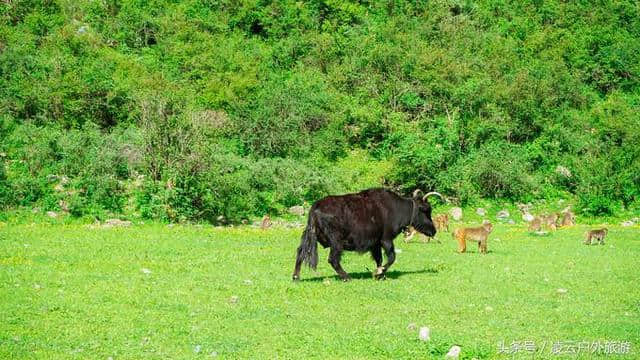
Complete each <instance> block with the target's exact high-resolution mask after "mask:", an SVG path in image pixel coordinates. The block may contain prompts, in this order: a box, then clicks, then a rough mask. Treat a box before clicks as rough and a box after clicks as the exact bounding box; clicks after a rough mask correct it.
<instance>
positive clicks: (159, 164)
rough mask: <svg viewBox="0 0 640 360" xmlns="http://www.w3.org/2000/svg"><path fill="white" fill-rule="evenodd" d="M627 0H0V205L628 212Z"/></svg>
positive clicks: (631, 85) (635, 158)
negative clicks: (354, 201)
mask: <svg viewBox="0 0 640 360" xmlns="http://www.w3.org/2000/svg"><path fill="white" fill-rule="evenodd" d="M639 39H640V4H639V3H638V2H637V1H631V0H629V1H599V2H595V3H594V2H576V1H570V2H565V1H539V0H538V1H500V0H495V1H489V0H482V1H444V0H443V1H408V0H407V1H402V0H398V1H389V0H388V1H337V0H317V1H225V0H220V1H215V0H197V1H196V0H184V1H180V0H165V1H163V0H149V1H146V0H145V1H141V0H130V1H127V0H100V1H90V0H57V1H54V0H40V1H36V0H24V1H20V0H14V1H4V2H2V3H1V4H0V208H5V209H12V208H21V207H38V208H40V209H41V210H42V211H46V210H55V211H58V210H66V211H69V212H70V214H72V215H73V216H79V217H81V216H91V217H93V216H98V217H101V216H107V215H111V214H123V215H125V216H132V217H133V216H139V217H144V218H154V219H162V220H170V221H176V220H196V221H198V220H201V221H211V222H215V221H216V219H218V217H219V216H221V215H222V216H224V217H225V218H227V219H229V220H231V221H239V220H241V219H243V218H248V217H252V216H260V215H263V214H265V213H271V214H278V213H282V212H283V210H284V209H286V208H287V207H289V206H292V205H298V204H301V203H303V202H304V201H307V202H311V201H313V200H315V199H318V198H319V197H321V196H323V195H325V194H329V193H339V192H345V191H351V190H356V189H360V188H362V187H366V186H373V185H386V186H392V187H395V188H398V189H399V190H401V191H405V192H409V191H411V190H412V189H414V188H415V187H419V188H421V189H423V190H434V189H436V190H438V191H440V192H443V193H445V194H447V195H449V196H452V197H455V198H458V199H459V200H460V202H461V203H462V204H468V203H473V202H475V201H478V200H479V199H494V198H498V199H505V200H508V201H531V200H535V199H559V198H565V199H572V201H574V202H575V204H576V210H578V211H579V212H582V213H583V214H586V215H611V214H615V213H616V212H619V211H628V210H630V209H631V210H633V209H636V210H637V209H639V208H640V146H639V145H638V144H640V111H639V109H640V40H639Z"/></svg>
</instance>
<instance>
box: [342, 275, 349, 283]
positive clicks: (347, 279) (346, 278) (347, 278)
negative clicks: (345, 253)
mask: <svg viewBox="0 0 640 360" xmlns="http://www.w3.org/2000/svg"><path fill="white" fill-rule="evenodd" d="M342 281H343V282H349V281H351V278H350V277H348V276H347V277H343V278H342Z"/></svg>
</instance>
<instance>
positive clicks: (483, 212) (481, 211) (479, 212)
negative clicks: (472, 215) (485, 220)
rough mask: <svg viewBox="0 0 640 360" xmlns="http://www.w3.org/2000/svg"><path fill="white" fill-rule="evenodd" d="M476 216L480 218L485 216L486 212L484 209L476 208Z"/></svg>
mask: <svg viewBox="0 0 640 360" xmlns="http://www.w3.org/2000/svg"><path fill="white" fill-rule="evenodd" d="M476 214H478V215H480V216H486V215H487V210H485V209H484V208H477V209H476Z"/></svg>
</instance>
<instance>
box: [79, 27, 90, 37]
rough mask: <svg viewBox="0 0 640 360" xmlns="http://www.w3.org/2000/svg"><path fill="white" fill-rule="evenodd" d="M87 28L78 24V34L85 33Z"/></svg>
mask: <svg viewBox="0 0 640 360" xmlns="http://www.w3.org/2000/svg"><path fill="white" fill-rule="evenodd" d="M87 29H88V27H87V25H82V26H80V28H79V29H78V34H79V35H82V34H84V33H86V32H87Z"/></svg>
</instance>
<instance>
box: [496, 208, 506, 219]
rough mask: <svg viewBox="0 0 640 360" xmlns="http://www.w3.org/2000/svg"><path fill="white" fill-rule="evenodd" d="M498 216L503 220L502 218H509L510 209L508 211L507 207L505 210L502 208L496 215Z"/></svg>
mask: <svg viewBox="0 0 640 360" xmlns="http://www.w3.org/2000/svg"><path fill="white" fill-rule="evenodd" d="M496 217H497V218H498V219H501V220H502V219H506V218H508V217H509V211H508V210H506V209H505V210H500V211H499V212H498V214H497V215H496Z"/></svg>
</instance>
